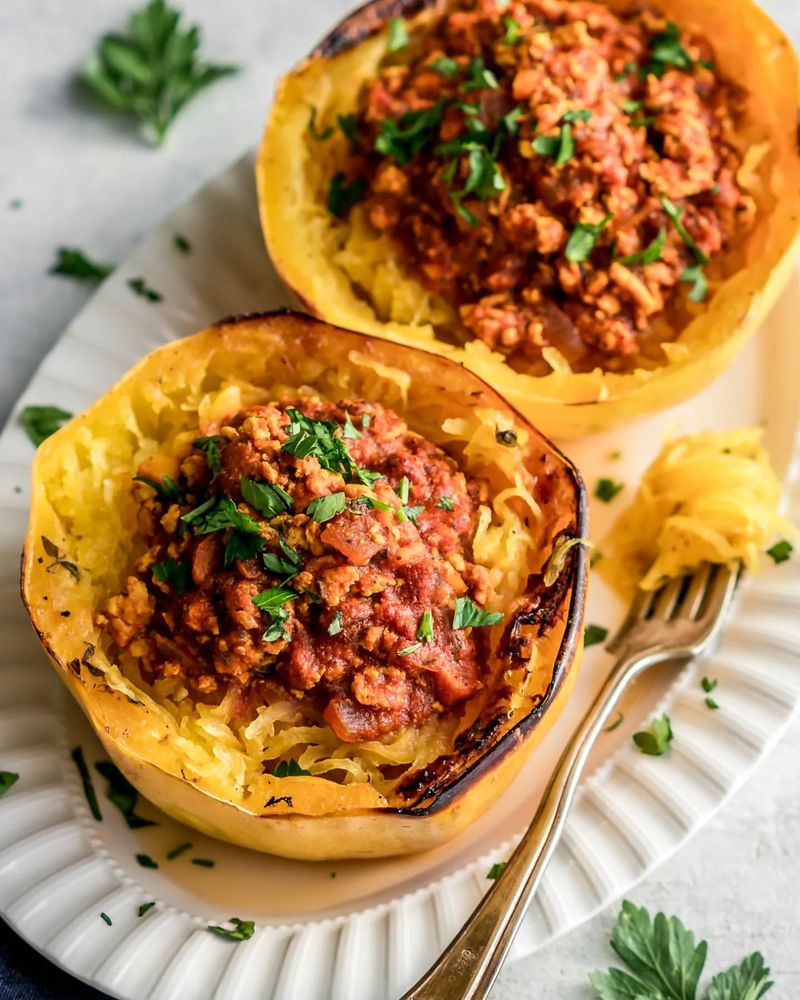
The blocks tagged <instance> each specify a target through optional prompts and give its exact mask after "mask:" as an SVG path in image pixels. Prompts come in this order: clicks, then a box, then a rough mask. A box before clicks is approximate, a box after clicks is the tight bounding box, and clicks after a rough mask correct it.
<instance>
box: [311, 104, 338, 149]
mask: <svg viewBox="0 0 800 1000" xmlns="http://www.w3.org/2000/svg"><path fill="white" fill-rule="evenodd" d="M309 107H310V108H311V114H310V115H309V116H308V131H309V134H310V136H311V138H312V139H313V140H314V141H315V142H325V141H326V140H327V139H330V137H331V136H332V135H333V133H334V132H335V131H336V128H335V126H333V125H329V126H328V127H327V128H326V129H323V130H322V131H321V132H320V131H319V129H318V128H317V109H316V107H315V105H313V104H311V105H309Z"/></svg>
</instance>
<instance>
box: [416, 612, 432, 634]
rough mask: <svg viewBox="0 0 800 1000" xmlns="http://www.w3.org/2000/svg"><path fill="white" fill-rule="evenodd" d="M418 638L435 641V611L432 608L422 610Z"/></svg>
mask: <svg viewBox="0 0 800 1000" xmlns="http://www.w3.org/2000/svg"><path fill="white" fill-rule="evenodd" d="M417 638H418V639H421V640H422V642H433V612H432V611H431V609H430V608H425V610H424V611H423V612H422V618H421V619H420V623H419V628H418V629H417Z"/></svg>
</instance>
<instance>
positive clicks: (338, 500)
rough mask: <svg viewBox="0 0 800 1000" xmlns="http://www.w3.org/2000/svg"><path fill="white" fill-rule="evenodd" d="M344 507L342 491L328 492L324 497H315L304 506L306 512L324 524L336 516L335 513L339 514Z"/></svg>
mask: <svg viewBox="0 0 800 1000" xmlns="http://www.w3.org/2000/svg"><path fill="white" fill-rule="evenodd" d="M344 509H345V496H344V493H341V492H340V493H330V494H328V496H325V497H315V498H314V499H313V500H312V501H311V503H310V504H309V505H308V507H307V508H306V514H308V516H309V517H311V518H313V519H314V520H315V521H318V522H319V523H320V524H324V523H325V522H326V521H330V520H331V518H333V517H336V515H337V514H341V513H342V511H343V510H344Z"/></svg>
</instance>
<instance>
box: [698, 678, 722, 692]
mask: <svg viewBox="0 0 800 1000" xmlns="http://www.w3.org/2000/svg"><path fill="white" fill-rule="evenodd" d="M717 684H719V681H717V680H713V681H712V680H709V679H708V677H704V678H703V679H702V680H701V681H700V687H701V688H702V689H703V690H704V691H705V693H706V694H711V692H712V691H713V690H714V688H715V687H716V686H717Z"/></svg>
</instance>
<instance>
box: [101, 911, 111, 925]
mask: <svg viewBox="0 0 800 1000" xmlns="http://www.w3.org/2000/svg"><path fill="white" fill-rule="evenodd" d="M100 919H101V920H102V921H103V923H104V924H108V926H109V927H111V926H112V921H111V917H109V915H108V914H107V913H101V914H100Z"/></svg>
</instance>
